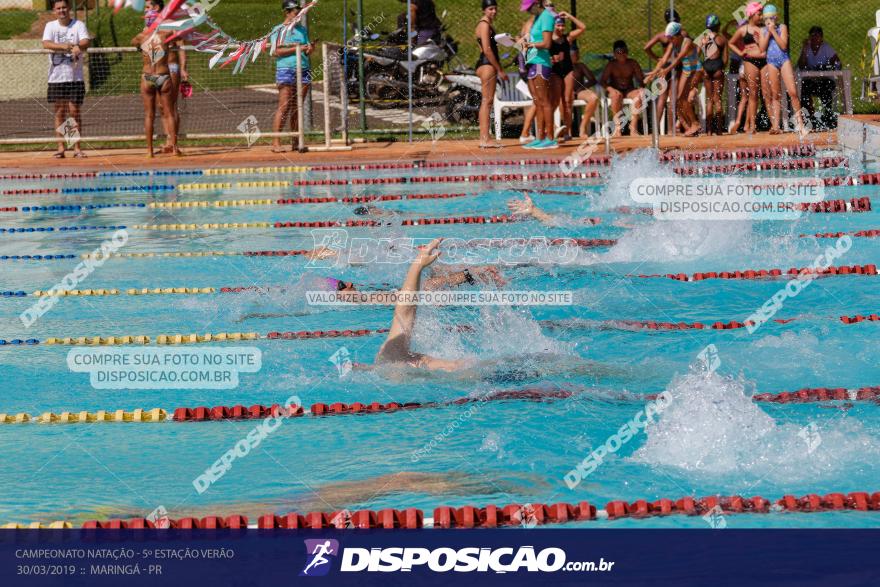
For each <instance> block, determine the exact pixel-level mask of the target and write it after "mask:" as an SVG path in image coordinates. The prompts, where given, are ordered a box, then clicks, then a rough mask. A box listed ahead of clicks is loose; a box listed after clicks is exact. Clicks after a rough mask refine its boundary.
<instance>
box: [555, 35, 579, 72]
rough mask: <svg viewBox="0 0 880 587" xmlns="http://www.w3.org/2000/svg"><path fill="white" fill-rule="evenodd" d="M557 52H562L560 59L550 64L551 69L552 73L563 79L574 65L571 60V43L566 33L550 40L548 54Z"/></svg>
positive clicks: (556, 53)
mask: <svg viewBox="0 0 880 587" xmlns="http://www.w3.org/2000/svg"><path fill="white" fill-rule="evenodd" d="M559 53H562V61H557V62H556V63H554V64H553V65H552V66H551V70H552V71H553V75H558V76H559V77H561V78H563V79H565V76H567V75H568V74H569V73H571V70H572V69H574V65H573V64H572V62H571V43H569V42H568V35H566V36H563V37H562V38H561V39H559V40H558V41H551V43H550V55H558V54H559Z"/></svg>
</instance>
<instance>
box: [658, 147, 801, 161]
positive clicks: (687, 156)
mask: <svg viewBox="0 0 880 587" xmlns="http://www.w3.org/2000/svg"><path fill="white" fill-rule="evenodd" d="M815 154H816V148H815V147H814V146H813V145H800V146H794V147H769V148H767V147H764V148H746V149H710V150H707V151H682V150H680V149H676V150H672V151H667V152H665V153H661V154H660V161H661V162H662V163H668V162H671V161H711V160H713V159H732V160H734V161H736V160H737V159H770V158H776V157H794V156H801V157H809V156H811V155H815Z"/></svg>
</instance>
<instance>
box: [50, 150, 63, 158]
mask: <svg viewBox="0 0 880 587" xmlns="http://www.w3.org/2000/svg"><path fill="white" fill-rule="evenodd" d="M52 157H53V158H55V159H64V151H55V154H54V155H52Z"/></svg>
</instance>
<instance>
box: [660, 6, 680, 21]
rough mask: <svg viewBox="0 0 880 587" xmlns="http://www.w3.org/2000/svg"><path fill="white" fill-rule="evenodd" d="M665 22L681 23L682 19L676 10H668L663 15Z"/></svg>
mask: <svg viewBox="0 0 880 587" xmlns="http://www.w3.org/2000/svg"><path fill="white" fill-rule="evenodd" d="M663 20H665V21H666V22H681V17H680V16H679V15H678V12H676V11H675V10H672V9H670V8H667V9H666V11H665V12H664V13H663Z"/></svg>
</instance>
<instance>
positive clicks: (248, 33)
mask: <svg viewBox="0 0 880 587" xmlns="http://www.w3.org/2000/svg"><path fill="white" fill-rule="evenodd" d="M435 1H436V4H437V11H438V13H440V12H442V11H443V10H444V9H446V10H447V11H448V15H447V17H446V19H445V21H446V23H447V24H448V25H449V32H450V33H451V34H452V36H453V37H454V38H455V39H456V40H457V41H458V42H459V53H460V58H461V61H462V62H463V63H464V64H465V65H472V64H473V62H474V61H475V59H476V56H477V46H476V42H475V41H474V29H475V27H476V23H477V21H478V20H479V18H480V16H481V11H480V9H479V3H478V2H477V1H476V0H435ZM556 3H557V8H560V9H561V8H565V9H567V8H568V6H569V0H556ZM646 4H647V3H645V2H638V3H621V2H604V3H600V2H593V1H589V2H588V1H587V0H577V7H578V14H579V16H580V18H581V19H582V20H584V22H585V23H586V25H587V31H586V33H584V35H583V36H582V37H581V39H580V40H579V45H580V46H581V52H582V53H584V54H586V53H607V52H610V50H611V44H612V43H613V42H614V40H615V39H618V38H620V39H625V40H626V41H627V42H628V43H629V45H630V52H631V54H632V56H633V57H635V58H636V59H638V60H639V61H640V62H641V63H642V65H643V67H647V65H648V62H647V57H646V56H645V54H644V52H643V51H642V50H641V46H642V44H644V42H645V41H646V40H647V38H648V34H649V31H648V25H647V16H648V15H647V11H646ZM741 4H742V0H712V2H706V1H705V0H677V1H676V3H675V5H676V10H678V12H679V13H680V14H681V15H682V17H683V24H684V27H685V28H686V29H687V30H688V31H690V32H691V33H692V34H698V33H699V32H701V31H702V29H703V23H704V19H705V17H706V14H707V13H708V12H709V10H710V7H711V10H712V11H714V12H716V13H717V14H718V15H720V16H721V18H722V21H726V20H727V19H728V18H729V17H730V16H731V15H732V13H733V11H734V10H736V9H737V7H739V6H740V5H741ZM778 4H779V5H780V8H781V4H782V3H781V2H778ZM363 5H364V16H363V24H364V26H365V28H368V29H370V31H371V32H373V31H375V32H383V31H390V30H392V29H394V28H395V24H396V20H397V15H398V14H399V13H400V12H401V11H402V10H403V9H404V5H403V4H402V3H400V2H398V1H397V0H364V2H363ZM666 5H667V3H666V2H664V1H662V0H657V1H655V2H653V6H654V8H653V12H652V14H651V19H652V29H653V30H652V32H655V33H656V32H658V31H659V30H660V25H661V24H662V19H663V10H664V8H665V7H666ZM842 6H843V5H842V3H841V1H840V0H798V1H797V2H793V3H792V8H791V11H792V12H791V17H792V18H791V24H792V42H791V48H792V51H791V52H792V53H793V54H794V56H795V58H796V55H797V54H798V53H799V51H800V48H801V43H802V41H803V39H804V38H805V37H806V34H807V31H808V29H809V28H810V26H812V25H814V24H819V25H821V26H822V27H823V28H824V29H825V38H826V40H827V41H828V42H829V43H830V44H831V45H832V46H833V47H834V48H835V49H837V51H838V54H839V55H840V57H841V59H842V61H843V63H844V64H845V66H846V67H848V68H850V69H852V70H853V75H854V80H853V84H854V88H853V93H854V94H856V95H858V93H859V92H858V90H859V87H860V85H859V84H860V83H861V79H860V78H861V76H862V73H863V71H864V66H863V64H862V61H863V57H862V54H863V50H864V48H865V35H866V33H867V30H868V28H870V27H871V26H873V24H874V12H875V10H876V5H875V3H873V2H868V1H867V0H850V1H848V2H846V10H841V7H842ZM348 8H349V11H353V10H356V8H357V1H356V0H349V2H348ZM516 8H518V4H517V3H516V2H513V1H511V2H509V3H506V4H504V3H503V4H502V10H501V12H500V14H499V17H498V18H497V19H496V23H495V28H496V30H497V31H498V32H510V33H517V32H518V31H519V28H520V23H521V22H522V21H523V20H524V18H523V16H524V14H523V13H521V12H518V11H517V10H516ZM211 15H212V17H213V18H214V20H215V21H216V22H218V23H219V24H220V25H221V26H223V27H224V29H225V31H226V32H227V33H229V34H231V35H233V36H235V37H237V38H240V39H250V38H254V37H257V36H260V35H262V34H264V33H265V32H267V31H268V30H270V28H271V27H272V26H273V25H275V24H277V23H278V22H280V21H281V19H282V17H283V14H282V12H281V10H280V9H279V7H278V2H275V1H274V0H221V1H220V3H219V4H218V5H217V6H216V7H215V8H214V9H212V11H211ZM353 20H354V19H353V18H352V17H351V16H350V17H349V22H350V23H352V22H353ZM377 21H381V22H377ZM142 23H143V20H142V18H141V16H140V15H139V14H136V13H134V12H133V11H131V10H123V11H120V13H119V14H117V15H115V16H111V15H110V11H109V10H102V13H101V15H100V18H95V17H94V15H90V17H89V28H90V30H91V31H92V32H93V33H95V34H97V35H98V42H99V43H100V44H101V45H103V46H111V45H113V44H114V43H118V44H122V45H127V44H128V42H129V40H130V39H131V38H132V37H133V36H134V35H135V34H136V33H137V32H138V31H139V30H140V27H141V26H142ZM111 25H112V26H111ZM371 25H372V26H371ZM309 26H310V32H311V36H312V38H313V39H315V38H317V39H320V40H323V41H331V42H340V41H341V39H342V0H321V1H320V4H319V5H318V6H317V7H316V8H315V9H314V10H312V12H311V13H310V15H309ZM350 26H351V25H350ZM114 30H115V36H114ZM351 30H352V29H350V33H349V36H350V35H351ZM319 60H320V56H319V55H314V56H313V61H314V62H315V63H317V62H319ZM205 61H206V60H205V59H194V60H193V65H192V67H191V69H192V72H193V76H194V77H196V78H197V79H199V80H200V81H201V82H202V83H203V84H206V85H207V86H208V87H217V88H219V87H232V86H239V85H243V84H246V83H271V82H272V74H271V67H270V66H271V60H269V59H266V58H265V57H262V56H261V57H260V58H259V60H258V63H257V64H253V65H251V66H250V67H249V69H248V70H246V72H245V75H243V76H232V74H231V71H228V70H222V71H215V72H208V71H207V68H206V66H205V65H204V64H203V63H204V62H205ZM259 62H263V63H262V64H260V63H259ZM589 63H590V65H591V66H595V67H598V66H599V65H600V64H601V61H598V60H592V61H589ZM136 67H137V63H134V62H133V61H132V62H130V63H129V61H128V58H126V60H125V61H124V62H123V65H122V66H121V67H119V68H114V69H119V70H120V74H122V75H123V77H125V79H136V72H135V68H136ZM113 75H115V72H111V77H112V76H113ZM255 79H256V80H257V81H254V80H255ZM129 85H130V84H129ZM114 86H115V87H128V86H126V85H125V84H124V83H117V84H112V83H111V84H107V87H114ZM129 89H130V88H129ZM856 107H857V109H858V110H860V111H864V110H866V109H872V108H873V106H872V105H867V104H860V103H859V102H858V100H857V101H856Z"/></svg>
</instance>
